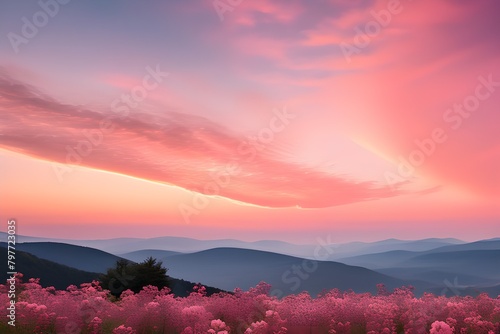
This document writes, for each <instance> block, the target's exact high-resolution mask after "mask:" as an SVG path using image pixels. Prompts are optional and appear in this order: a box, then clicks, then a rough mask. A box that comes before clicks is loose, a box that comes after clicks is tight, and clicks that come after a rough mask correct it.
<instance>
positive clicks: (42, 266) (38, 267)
mask: <svg viewBox="0 0 500 334" xmlns="http://www.w3.org/2000/svg"><path fill="white" fill-rule="evenodd" d="M47 244H48V245H47V246H51V245H54V243H47ZM6 245H7V244H6V243H0V255H1V256H3V257H4V258H7V248H6ZM56 245H59V244H56ZM68 246H72V247H79V246H73V245H68ZM69 249H71V250H74V248H69ZM83 251H87V252H89V254H92V253H93V252H92V249H91V248H85V249H84V250H83ZM94 251H95V250H94ZM79 254H82V252H79ZM93 254H95V253H93ZM110 255H111V254H110ZM143 260H144V259H141V261H143ZM77 261H78V260H76V261H75V262H77ZM15 262H16V271H17V272H20V273H23V275H24V277H23V281H25V282H27V281H28V279H30V278H40V285H42V286H43V287H48V286H53V287H55V288H56V289H59V290H65V289H66V288H67V287H68V286H70V285H76V286H80V284H82V283H90V282H92V281H93V280H98V279H99V276H100V274H101V273H96V272H87V271H83V270H78V269H75V268H72V267H70V266H67V265H63V264H59V263H56V262H53V261H49V260H46V259H43V258H39V257H37V256H35V255H33V254H31V253H28V252H24V251H20V250H19V249H17V247H16V261H15ZM113 266H114V265H113ZM167 274H168V272H167ZM169 276H170V275H169ZM8 278H10V277H9V276H8V275H7V274H6V273H5V271H4V272H2V273H1V274H0V280H1V281H2V282H5V280H6V279H8ZM195 282H197V280H195ZM196 284H197V283H193V282H190V281H187V280H183V279H177V278H174V277H170V288H171V289H172V293H173V294H174V295H176V296H178V297H186V296H188V295H189V294H190V293H191V292H192V291H193V287H194V286H195V285H196ZM203 285H204V286H205V287H206V289H207V290H206V291H207V294H208V295H211V294H213V293H219V292H224V290H221V289H217V288H214V287H211V286H209V285H205V284H203ZM104 288H106V287H104Z"/></svg>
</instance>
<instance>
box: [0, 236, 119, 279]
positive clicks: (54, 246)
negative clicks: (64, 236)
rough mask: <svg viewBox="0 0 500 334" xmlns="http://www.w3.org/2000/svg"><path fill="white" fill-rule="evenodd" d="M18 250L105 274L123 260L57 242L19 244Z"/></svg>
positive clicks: (107, 254)
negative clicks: (118, 261)
mask: <svg viewBox="0 0 500 334" xmlns="http://www.w3.org/2000/svg"><path fill="white" fill-rule="evenodd" d="M4 247H5V246H4ZM16 249H17V250H21V251H25V252H28V253H31V254H34V255H36V256H38V257H39V258H42V259H45V260H50V261H53V262H56V263H59V264H64V265H66V266H70V267H73V268H76V269H80V270H84V271H90V272H98V273H104V272H106V270H107V269H108V268H110V267H113V266H114V265H115V263H116V261H117V260H120V259H121V258H120V257H118V256H116V255H112V254H109V253H106V252H103V251H101V250H98V249H94V248H90V247H83V246H75V245H68V244H63V243H56V242H30V243H18V244H17V245H16Z"/></svg>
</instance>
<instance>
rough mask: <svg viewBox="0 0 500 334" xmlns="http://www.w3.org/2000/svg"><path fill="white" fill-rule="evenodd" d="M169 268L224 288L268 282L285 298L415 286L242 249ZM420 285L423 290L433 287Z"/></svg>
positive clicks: (183, 258) (180, 259)
mask: <svg viewBox="0 0 500 334" xmlns="http://www.w3.org/2000/svg"><path fill="white" fill-rule="evenodd" d="M166 265H167V267H168V268H169V269H170V272H171V273H172V275H174V276H176V277H183V278H185V279H188V280H193V279H196V278H198V277H203V280H204V282H206V283H207V284H210V285H213V286H217V287H219V288H221V289H225V290H233V289H234V288H236V287H240V288H242V289H244V290H245V289H248V288H250V287H252V286H255V285H256V284H257V283H259V281H265V282H267V283H269V284H271V285H272V286H273V289H279V290H280V291H281V292H282V294H283V295H288V294H292V293H299V292H301V291H308V292H309V293H310V294H311V295H313V296H315V295H316V294H318V293H320V292H321V291H323V290H325V289H327V290H330V289H333V288H338V289H340V290H349V289H352V290H353V291H355V292H373V293H374V292H375V291H376V285H377V284H379V283H383V284H385V285H386V286H387V287H388V288H396V287H401V286H403V285H409V284H411V283H415V282H411V283H410V282H408V281H404V280H401V279H396V278H393V277H390V276H387V275H383V274H380V273H377V272H375V271H372V270H369V269H366V268H362V267H354V266H349V265H345V264H342V263H337V262H331V261H313V260H304V259H302V258H297V257H292V256H287V255H282V254H276V253H270V252H263V251H255V250H248V249H238V248H215V249H210V250H205V251H201V252H196V253H191V254H178V255H173V256H170V257H168V258H167V259H166ZM418 284H419V285H420V288H426V287H429V286H430V285H426V284H420V283H418Z"/></svg>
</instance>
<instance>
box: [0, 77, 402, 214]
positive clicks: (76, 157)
mask: <svg viewBox="0 0 500 334" xmlns="http://www.w3.org/2000/svg"><path fill="white" fill-rule="evenodd" d="M0 98H1V100H0V119H1V121H2V122H1V126H0V146H1V147H3V148H5V149H8V150H12V151H16V152H20V153H23V154H27V155H30V156H34V157H37V158H41V159H46V160H51V161H54V162H57V163H61V164H70V165H71V164H73V165H81V166H86V167H91V168H96V169H101V170H106V171H111V172H116V173H121V174H125V175H130V176H134V177H138V178H143V179H147V180H152V181H157V182H162V183H167V184H170V185H175V186H179V187H182V188H184V189H187V190H192V191H197V192H200V193H204V194H209V195H219V196H223V197H226V198H230V199H233V200H238V201H241V202H245V203H250V204H256V205H260V206H266V207H292V206H299V207H303V208H320V207H329V206H335V205H341V204H347V203H353V202H360V201H366V200H373V199H379V198H386V197H392V196H395V195H398V192H396V191H394V190H393V189H392V188H390V187H387V186H383V185H378V184H376V183H374V182H358V181H355V180H350V179H346V178H344V177H341V176H336V175H331V174H327V173H324V172H319V171H316V170H314V169H311V168H306V167H303V166H300V165H297V164H292V163H288V162H285V161H284V159H282V157H280V156H279V153H276V152H277V151H276V150H275V149H273V142H272V140H270V138H272V136H273V135H274V134H273V133H272V131H273V129H274V130H278V129H282V128H283V127H284V126H285V125H286V122H287V119H286V115H287V114H286V112H285V111H276V115H275V116H274V118H275V120H274V121H273V123H272V125H271V123H270V127H269V128H267V129H264V130H263V131H262V132H259V133H260V134H261V136H260V137H259V136H256V137H255V138H254V139H249V138H245V137H243V136H238V135H236V134H234V133H231V131H229V130H228V129H226V128H224V127H222V126H220V125H218V124H216V123H214V122H211V121H210V120H208V119H206V118H203V117H200V116H194V115H188V114H182V113H177V112H172V111H165V112H163V113H162V114H161V115H159V114H156V115H152V114H147V113H140V112H133V113H131V114H130V115H129V116H126V117H125V115H119V114H113V113H111V112H110V111H103V112H100V111H95V110H89V109H82V108H79V107H77V106H73V105H68V104H62V103H59V102H57V101H56V100H54V99H53V98H51V97H49V96H47V95H45V94H43V93H41V92H40V91H39V90H38V89H36V88H35V87H32V86H29V85H27V84H25V83H23V82H20V81H18V80H15V79H13V78H12V77H10V76H8V75H7V74H5V72H3V74H2V75H1V77H0ZM280 115H281V116H280ZM283 115H285V116H283ZM280 117H281V119H280ZM283 117H285V118H283ZM280 122H281V123H280ZM266 131H267V132H266ZM266 135H267V137H266ZM68 168H70V167H68V166H64V165H63V166H57V167H55V172H56V174H58V176H59V177H61V178H64V174H65V173H66V172H67V170H68Z"/></svg>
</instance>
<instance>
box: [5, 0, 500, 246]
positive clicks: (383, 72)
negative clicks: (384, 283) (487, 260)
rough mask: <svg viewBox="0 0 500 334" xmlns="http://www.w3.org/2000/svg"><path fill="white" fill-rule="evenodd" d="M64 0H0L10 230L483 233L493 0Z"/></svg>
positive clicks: (493, 133)
mask: <svg viewBox="0 0 500 334" xmlns="http://www.w3.org/2000/svg"><path fill="white" fill-rule="evenodd" d="M66 2H68V1H67V0H64V1H63V0H60V2H56V0H42V1H40V2H37V1H23V2H19V1H10V2H5V1H4V2H2V4H1V5H0V32H1V35H2V38H1V39H0V120H1V122H0V173H1V174H0V175H1V189H0V196H1V198H0V200H1V201H0V218H1V219H2V221H6V220H7V219H8V218H10V217H15V218H16V219H17V220H18V233H19V234H24V235H40V236H54V237H66V238H111V237H123V236H138V237H154V236H159V235H178V236H187V237H195V238H202V239H206V238H238V239H243V240H258V239H281V240H288V241H293V242H298V243H306V242H314V240H316V238H317V237H324V236H325V235H329V236H330V238H331V240H332V241H335V242H345V241H351V240H362V241H365V240H366V241H368V240H378V239H385V238H392V237H395V238H402V239H416V238H424V237H456V238H460V239H463V240H476V239H480V238H491V237H498V236H500V209H499V208H500V205H499V203H500V136H499V133H500V132H499V130H500V114H499V112H500V111H499V108H498V107H499V105H500V44H499V42H498V35H499V33H500V23H499V21H498V12H499V11H500V4H499V3H498V1H495V0H483V1H451V0H449V1H445V0H443V1H430V0H428V1H424V0H419V1H411V0H401V1H396V0H391V1H339V0H330V1H326V0H325V1H314V2H310V1H306V0H301V1H299V0H293V1H290V0H286V1H285V0H282V1H271V0H259V1H250V0H243V1H240V2H239V4H237V3H238V1H235V0H233V1H226V0H216V1H212V0H201V1H148V2H147V5H145V4H144V3H142V2H137V1H106V2H105V3H103V2H101V1H76V0H73V1H70V2H68V3H66ZM6 226H7V225H6V223H5V224H4V225H3V226H2V227H1V230H2V231H3V230H6Z"/></svg>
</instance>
